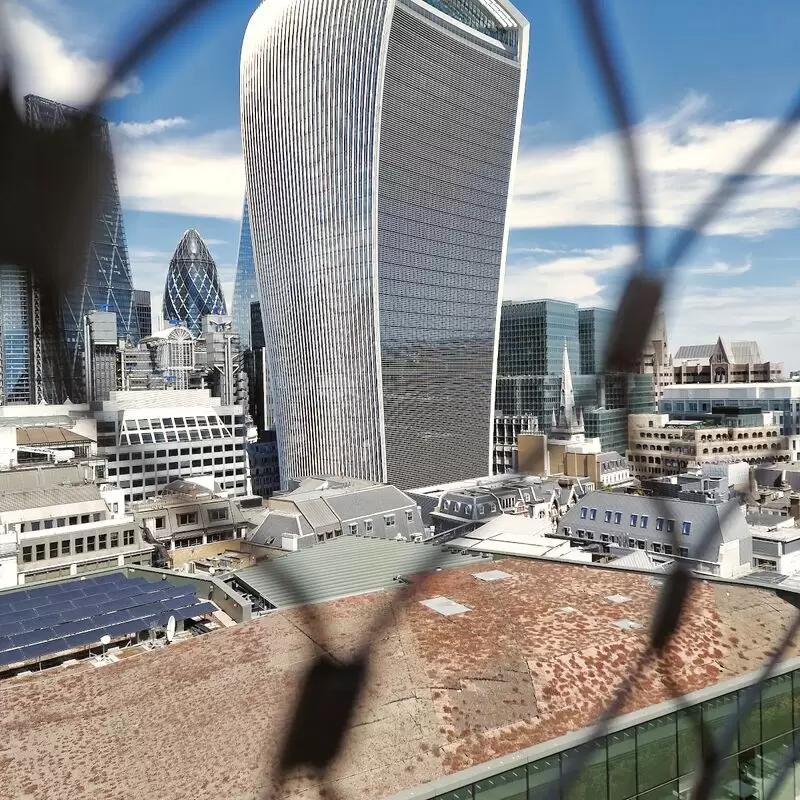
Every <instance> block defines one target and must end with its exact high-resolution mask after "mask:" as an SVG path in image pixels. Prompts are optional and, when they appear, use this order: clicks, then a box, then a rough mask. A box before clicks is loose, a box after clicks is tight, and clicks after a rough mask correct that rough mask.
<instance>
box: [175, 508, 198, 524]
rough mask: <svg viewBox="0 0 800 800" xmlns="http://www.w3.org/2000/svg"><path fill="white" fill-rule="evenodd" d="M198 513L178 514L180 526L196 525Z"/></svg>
mask: <svg viewBox="0 0 800 800" xmlns="http://www.w3.org/2000/svg"><path fill="white" fill-rule="evenodd" d="M196 524H197V512H196V511H189V512H187V513H185V514H178V525H196Z"/></svg>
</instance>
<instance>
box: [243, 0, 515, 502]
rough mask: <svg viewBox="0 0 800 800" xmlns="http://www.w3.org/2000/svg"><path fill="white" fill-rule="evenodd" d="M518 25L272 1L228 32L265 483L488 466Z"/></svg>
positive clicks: (402, 4)
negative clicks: (263, 375)
mask: <svg viewBox="0 0 800 800" xmlns="http://www.w3.org/2000/svg"><path fill="white" fill-rule="evenodd" d="M527 46H528V23H527V22H526V20H525V19H524V17H522V15H521V14H520V13H519V12H518V11H517V10H516V9H515V8H513V7H512V6H511V5H510V4H509V3H507V2H506V0H432V2H424V0H277V2H267V3H263V4H262V5H261V6H259V8H258V9H257V10H256V12H255V13H254V15H253V17H252V19H251V20H250V24H249V26H248V29H247V33H246V34H245V39H244V44H243V52H242V76H241V77H242V80H241V112H242V135H243V142H244V155H245V166H246V174H247V196H248V200H249V202H250V221H251V226H252V234H253V247H254V251H255V257H256V265H257V268H258V269H259V271H260V273H259V277H260V286H261V294H262V306H263V310H264V320H265V323H266V326H267V331H266V337H267V354H268V358H269V362H270V373H271V378H272V381H273V392H274V399H275V417H276V428H277V433H278V447H279V453H280V460H281V465H280V466H281V475H282V477H283V479H284V480H286V479H288V478H291V477H299V476H302V475H309V474H338V475H346V476H353V477H361V478H367V479H374V480H387V481H390V482H392V483H396V484H397V485H399V486H400V487H402V488H410V487H413V486H421V485H425V484H426V483H427V484H430V483H440V482H444V481H450V480H456V479H460V478H465V477H468V476H476V475H485V474H487V472H488V471H489V470H490V463H491V436H492V416H493V405H494V380H493V378H494V362H495V352H496V347H497V328H498V319H499V301H500V297H501V290H502V276H503V270H504V265H505V251H506V241H507V235H508V226H507V212H508V205H509V194H510V192H509V190H510V176H511V172H512V169H513V165H514V161H515V158H516V152H517V143H518V138H519V128H520V119H521V111H522V93H523V86H524V79H525V67H526V62H527Z"/></svg>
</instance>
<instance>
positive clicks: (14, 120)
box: [0, 0, 800, 800]
mask: <svg viewBox="0 0 800 800" xmlns="http://www.w3.org/2000/svg"><path fill="white" fill-rule="evenodd" d="M575 4H576V10H577V15H578V18H579V20H580V22H581V26H582V28H583V35H584V36H585V40H586V44H587V47H588V49H589V51H590V52H591V54H592V57H593V60H594V64H595V68H596V71H597V75H598V77H599V79H600V83H601V85H602V89H603V93H604V96H605V100H606V104H607V106H608V109H609V112H610V115H611V117H612V119H613V121H614V124H615V127H616V131H617V135H618V140H619V146H620V150H621V156H622V163H623V169H624V173H625V182H626V186H627V194H628V199H629V204H630V209H631V217H632V227H633V231H634V237H633V238H634V245H635V257H634V259H633V264H632V267H631V273H630V276H629V279H628V283H627V286H626V288H625V291H624V293H623V296H622V300H621V301H620V304H619V307H618V309H617V313H616V317H615V322H614V326H613V330H612V334H611V337H610V340H609V344H608V352H607V357H606V365H605V369H606V371H607V372H613V373H619V372H630V371H632V369H633V366H634V364H635V363H636V362H637V361H638V359H639V356H640V354H641V352H642V350H643V347H644V343H645V339H646V337H647V334H648V332H649V331H650V329H651V326H652V323H653V320H654V317H655V314H656V311H657V309H658V308H659V306H660V305H661V303H662V302H663V299H664V297H663V295H664V291H665V288H666V286H667V282H668V281H669V280H670V275H671V272H672V271H673V270H674V269H676V268H678V267H679V266H680V264H681V262H682V261H683V260H684V259H685V258H686V256H687V255H688V253H689V252H690V250H691V248H692V246H693V245H694V244H695V243H696V242H697V240H698V239H699V237H700V236H701V235H702V234H703V231H704V230H705V229H706V228H707V227H708V225H709V224H710V223H711V221H712V220H714V219H715V218H716V217H717V216H718V215H719V214H720V213H721V212H722V211H723V209H724V208H725V207H726V205H727V204H728V203H730V202H731V200H732V199H733V198H734V197H735V196H736V194H737V193H739V192H740V191H741V190H742V189H743V187H744V186H745V185H746V183H747V181H748V180H749V178H750V177H751V175H752V174H753V173H754V172H755V171H756V170H757V169H758V168H759V167H760V166H761V165H762V164H763V163H764V162H765V161H766V160H767V159H768V158H769V157H770V156H771V155H773V154H774V153H775V152H776V150H777V149H778V148H779V147H780V146H781V145H782V144H783V143H784V142H785V140H786V139H787V137H788V136H789V134H790V133H791V132H792V131H793V130H794V128H795V126H796V125H797V122H798V119H799V118H800V93H799V94H798V96H797V97H796V98H795V99H794V100H793V102H792V104H791V105H790V107H789V109H788V110H787V112H786V114H785V115H784V117H783V119H782V120H781V121H780V122H779V123H777V124H776V125H775V126H774V127H773V128H772V129H771V130H770V131H769V132H768V133H767V135H766V136H765V137H764V138H763V139H762V141H761V142H759V143H758V145H757V146H756V147H755V148H754V149H753V150H752V151H751V152H750V153H749V154H748V155H747V156H746V157H745V158H744V159H742V161H741V162H740V164H739V166H738V167H737V168H736V169H735V170H734V171H732V172H731V173H730V174H729V175H727V176H726V177H725V178H724V179H723V180H722V181H721V182H720V183H719V185H718V186H717V187H716V189H715V190H714V191H713V192H712V193H711V194H710V195H709V196H708V197H707V198H706V200H705V201H704V202H703V203H701V204H700V205H699V206H698V207H697V209H696V210H695V211H694V212H693V213H692V214H691V215H690V217H689V219H688V220H687V222H686V224H685V225H684V226H683V227H682V228H681V230H680V232H679V233H678V234H677V235H676V236H675V238H674V240H673V241H672V243H671V245H670V246H669V247H668V248H667V250H666V253H665V255H664V256H663V259H661V261H660V262H659V261H656V260H655V259H654V257H653V255H652V252H651V247H650V242H649V226H648V211H647V201H648V195H647V191H646V185H645V180H644V174H643V170H642V168H641V166H640V163H639V157H638V152H637V140H636V132H635V127H634V124H633V120H634V118H635V115H634V113H633V104H632V99H631V95H630V92H629V91H628V82H627V81H626V79H625V70H624V68H623V58H622V54H621V50H620V47H619V45H618V44H617V43H616V42H615V40H614V37H613V35H612V32H611V25H610V21H609V19H608V16H607V15H606V14H604V13H602V12H601V4H600V3H598V2H597V0H575ZM207 5H210V0H178V1H177V2H174V3H172V4H171V5H169V6H168V7H167V9H166V10H165V11H164V12H163V13H162V14H161V15H159V16H158V17H156V18H155V19H154V20H153V21H152V22H151V23H150V24H149V25H147V26H146V27H145V28H144V29H143V30H142V31H141V32H140V33H139V35H137V36H136V37H135V38H134V39H133V40H132V42H131V43H130V45H129V46H128V47H127V48H126V49H125V51H124V52H123V53H122V54H121V55H120V56H119V57H118V58H117V59H116V60H115V62H114V64H113V66H112V68H111V70H110V71H109V74H108V77H107V79H106V80H105V82H104V83H103V85H102V87H101V88H100V90H99V91H98V92H97V94H96V95H95V96H94V97H93V98H92V100H91V101H90V102H89V104H88V106H87V110H88V111H89V112H90V114H98V113H101V112H102V109H103V108H104V106H105V103H106V102H107V100H108V99H109V98H110V97H111V94H112V92H113V90H114V87H115V86H116V85H117V84H118V83H119V82H120V81H121V80H123V79H124V78H125V76H126V75H128V74H129V73H130V72H131V70H133V69H134V68H135V67H136V66H137V65H139V64H140V63H141V62H142V61H143V60H144V59H146V58H148V57H149V56H150V55H152V54H153V53H154V52H155V51H156V50H157V49H158V48H159V47H162V46H164V44H165V43H167V42H168V41H169V38H170V37H171V36H172V35H173V34H174V33H175V32H176V31H177V30H178V29H179V28H180V27H181V26H182V25H184V24H185V23H186V22H187V21H188V20H189V19H190V18H192V17H193V16H194V15H195V14H197V13H198V12H200V11H201V10H202V8H203V7H204V6H207ZM0 8H2V7H1V6H0ZM0 22H2V19H0ZM3 32H4V26H3V25H0V67H2V68H3V70H2V76H1V79H2V83H0V261H5V262H7V263H14V264H17V265H19V266H22V267H27V268H28V269H30V270H31V272H32V273H33V275H34V276H35V277H36V279H37V280H38V281H39V282H41V283H42V284H43V285H45V286H47V287H49V292H45V293H44V294H43V297H44V304H43V308H44V309H46V310H45V311H44V312H43V325H46V326H47V325H49V326H53V325H58V324H59V319H58V312H57V310H56V308H57V305H58V304H57V302H56V301H57V297H58V292H59V291H61V290H62V289H63V288H64V286H65V282H67V281H75V280H76V275H75V273H74V269H73V267H74V264H75V263H78V262H79V261H80V258H76V254H78V255H80V253H82V252H84V251H85V249H86V248H87V247H88V241H89V228H90V221H91V219H92V207H93V203H94V201H95V199H96V196H97V191H98V189H97V187H98V185H99V184H98V183H97V181H98V178H99V174H100V173H101V172H102V159H101V157H100V154H99V151H98V149H97V146H96V142H95V140H94V139H93V137H92V129H91V124H90V117H86V118H84V117H80V116H79V117H75V118H74V119H70V120H68V121H67V123H66V124H65V125H64V126H63V127H62V128H60V129H59V130H58V131H51V132H47V133H43V132H41V131H35V130H32V129H30V128H28V127H27V126H26V125H24V123H23V122H22V120H20V119H19V117H18V116H17V113H16V111H15V109H14V104H13V100H12V95H13V85H14V71H13V63H11V61H10V58H9V55H8V49H7V48H6V47H3V46H2V45H3V43H4V37H3ZM87 120H89V121H87ZM53 198H55V199H56V200H53ZM32 212H35V213H32ZM33 219H35V220H36V225H37V227H36V230H35V231H33V230H32V229H31V227H30V223H31V220H33ZM42 242H46V243H47V250H46V252H45V251H43V250H42V249H41V243H42ZM54 243H55V244H56V246H54ZM58 244H60V245H61V246H60V247H59V246H57V245H58ZM45 316H46V319H45V318H44V317H45ZM654 499H655V501H656V502H663V501H659V499H658V498H654ZM725 513H728V514H732V513H737V510H736V509H735V508H734V507H733V506H731V507H730V508H728V509H727V510H726V512H725ZM664 516H668V514H667V513H665V514H664ZM467 527H468V526H461V527H460V528H458V529H456V531H451V532H449V533H450V534H452V535H458V533H460V532H461V531H462V529H464V530H466V528H467ZM712 535H713V531H712V530H708V531H705V532H704V536H703V540H702V541H701V543H700V547H699V550H700V552H703V551H704V550H705V547H706V546H707V544H708V543H709V541H710V538H711V536H712ZM446 538H450V536H449V535H448V536H447V537H442V538H441V541H444V540H445V539H446ZM672 538H673V552H679V546H680V543H679V541H678V535H677V531H675V530H674V529H673V531H672ZM439 559H440V551H439V550H438V549H437V548H435V547H431V548H430V557H429V563H428V564H427V565H426V569H425V570H424V571H423V572H433V571H435V570H436V568H437V565H438V563H439ZM274 569H275V573H276V575H277V576H278V577H279V579H280V580H282V581H283V582H284V583H285V585H286V586H287V588H289V589H290V591H291V593H292V594H293V596H294V598H295V600H296V603H297V605H298V606H299V607H300V612H299V613H300V614H301V618H302V620H303V623H304V626H305V629H306V634H307V635H308V636H309V638H310V639H311V640H312V641H313V643H314V645H315V651H316V653H317V656H316V658H315V660H314V663H313V664H312V666H311V668H310V669H309V671H308V672H307V674H306V679H305V683H304V685H303V688H302V691H301V694H300V700H299V702H298V705H297V707H296V711H295V714H294V716H293V718H292V721H291V724H290V725H289V726H288V734H287V736H286V738H285V741H284V746H283V750H282V753H281V757H280V759H279V767H278V772H277V774H275V775H264V777H263V783H262V786H263V791H262V794H261V796H262V797H263V798H267V797H270V796H273V795H277V794H279V793H280V790H281V787H282V786H283V784H284V781H285V780H286V777H287V775H288V774H289V773H290V772H291V771H292V770H296V769H298V768H299V769H308V770H311V771H312V772H314V773H315V774H316V775H317V776H318V779H319V782H320V784H321V785H322V786H323V787H324V791H325V793H326V796H328V797H335V796H336V792H335V790H334V789H333V787H332V785H331V782H330V778H329V775H330V767H331V764H332V763H333V761H334V760H335V759H336V757H337V756H338V755H339V754H340V753H341V751H342V749H343V747H345V744H346V742H345V734H346V730H347V724H348V721H349V720H350V719H351V716H352V714H353V711H354V708H355V706H356V705H357V702H358V699H359V697H360V695H361V693H362V690H363V686H364V681H365V676H366V674H367V672H368V666H369V663H370V656H371V652H372V648H373V645H374V643H375V642H376V640H377V639H379V637H380V636H381V635H382V633H383V632H384V631H385V630H386V629H387V628H388V627H390V626H392V625H393V624H394V623H395V620H396V613H397V610H398V608H399V607H400V605H402V604H403V603H408V602H410V601H411V600H412V599H413V598H414V597H415V596H417V595H418V594H419V593H420V591H421V590H422V588H423V587H424V585H425V580H424V576H423V578H422V579H421V580H418V581H414V582H413V583H410V584H408V585H406V586H404V587H403V588H402V589H401V590H400V591H398V592H396V593H395V594H394V596H393V599H392V602H391V603H390V604H389V605H388V607H387V609H385V610H384V612H383V613H382V614H380V615H379V616H378V617H376V619H374V620H373V623H372V625H371V626H370V628H369V630H368V631H366V632H365V633H364V636H363V639H362V642H361V644H360V645H359V646H358V647H357V648H356V649H355V651H354V653H353V654H351V655H350V656H348V657H347V658H343V657H340V656H337V655H335V648H334V647H333V646H329V645H328V644H327V642H328V638H329V637H328V633H329V632H327V631H326V630H325V627H324V625H323V624H322V622H321V619H320V617H319V616H318V615H317V614H316V613H315V612H314V607H313V606H312V605H311V604H310V603H309V602H308V596H307V593H306V591H305V587H304V586H302V585H299V584H297V583H296V581H294V580H293V579H292V578H290V577H289V576H288V575H287V574H286V573H284V572H283V571H282V570H281V567H280V561H277V562H274ZM694 580H695V578H694V576H693V574H692V573H691V571H690V570H689V568H688V566H687V565H686V564H685V563H684V562H683V561H681V560H678V561H676V562H675V565H674V568H673V569H672V570H671V571H670V572H669V573H668V574H667V576H666V579H665V580H664V582H663V585H662V588H661V591H660V596H659V600H658V603H657V606H656V610H655V614H654V617H653V620H652V625H651V633H650V638H649V643H648V646H647V648H646V650H645V651H644V652H643V653H642V654H641V656H640V657H639V659H638V660H637V661H636V662H635V663H634V664H633V666H632V668H631V670H630V671H629V673H628V675H626V676H625V677H624V678H623V680H622V681H621V682H620V684H619V685H618V687H617V688H616V691H615V692H614V696H613V699H612V700H611V702H610V703H609V704H608V705H607V706H606V708H605V709H604V711H603V713H602V714H601V715H600V716H599V717H598V719H597V720H596V721H595V724H594V726H593V727H592V737H593V738H597V737H600V736H603V735H604V734H605V733H606V732H607V731H608V729H609V725H610V723H611V722H612V721H613V719H614V718H615V717H616V716H617V715H618V714H619V713H620V711H621V709H622V708H623V707H624V706H625V703H626V701H627V699H628V698H629V696H630V693H631V689H632V686H633V683H634V681H635V680H636V677H637V675H638V674H639V673H640V672H641V671H642V670H643V669H644V668H645V667H646V666H648V665H649V664H651V663H653V662H657V661H659V660H663V658H664V654H665V651H666V648H667V647H668V645H669V643H670V641H671V640H672V638H673V636H674V634H675V632H676V630H677V629H678V627H679V625H680V622H681V619H682V615H683V612H684V609H685V608H686V603H687V599H688V597H689V593H690V591H691V588H692V584H693V582H694ZM798 629H800V611H799V612H798V613H797V614H796V615H795V617H794V619H793V620H792V622H791V624H790V626H789V627H788V629H787V630H786V632H785V635H784V636H783V638H782V640H781V641H780V643H779V644H778V645H777V646H776V647H775V648H774V649H773V650H772V652H771V653H770V654H769V657H768V659H767V660H766V662H765V663H764V664H763V667H762V669H761V672H760V674H759V679H758V681H757V682H756V683H755V684H753V685H752V686H751V687H750V689H749V690H748V691H747V692H746V693H745V695H744V702H742V703H740V706H739V711H738V714H737V715H736V716H735V717H733V718H732V719H730V720H729V722H728V724H727V725H726V726H725V728H724V729H723V730H722V731H721V732H719V734H718V735H717V736H716V737H711V736H710V735H709V732H708V731H707V730H706V729H705V728H704V727H703V725H702V723H701V722H700V720H699V718H698V717H696V716H695V717H693V719H694V720H695V724H696V725H697V727H698V735H699V736H700V737H702V741H704V742H709V743H710V746H709V747H707V748H705V755H704V757H703V758H702V760H701V762H700V764H699V765H698V769H697V771H696V778H695V785H694V791H693V796H694V797H696V798H699V800H704V799H705V798H707V797H710V796H711V795H712V793H713V791H714V789H715V782H716V779H717V776H718V773H719V767H720V761H721V754H724V753H727V752H728V750H729V747H730V744H731V740H732V738H733V736H734V735H735V732H736V729H737V726H738V725H739V724H740V723H741V722H742V720H743V719H744V718H745V717H746V715H747V714H748V712H749V711H750V709H751V708H752V706H753V704H754V702H756V700H757V699H758V697H759V692H760V690H761V686H762V684H763V682H764V681H765V680H767V679H768V678H769V677H770V675H771V674H772V673H773V671H774V669H775V667H776V665H777V664H778V663H779V662H780V660H781V658H782V656H783V655H784V654H785V653H786V651H787V649H788V648H789V647H790V646H791V644H792V642H793V640H794V638H795V637H796V634H797V632H798ZM666 675H667V683H668V686H669V688H670V691H671V693H672V695H673V698H674V699H675V700H676V701H677V702H678V704H679V706H678V707H679V708H685V707H686V704H685V703H684V702H683V700H682V693H681V691H680V689H679V688H678V687H677V685H676V683H675V682H674V680H673V679H672V676H670V675H669V672H668V670H667V671H666ZM589 755H590V749H589V746H586V747H584V748H583V749H582V753H581V754H579V756H578V757H577V758H575V759H571V760H570V766H569V768H568V769H567V770H566V771H565V772H564V773H563V774H562V777H561V781H560V783H559V785H558V787H557V788H556V789H555V790H554V791H553V792H552V797H554V798H555V797H559V796H562V797H563V796H567V795H568V793H569V790H570V788H571V787H572V786H573V784H574V782H575V780H576V778H577V777H578V775H579V774H580V772H581V770H582V768H583V767H584V766H585V765H586V761H587V759H588V758H589ZM798 757H800V739H796V740H795V744H794V747H793V748H791V750H790V751H789V752H788V753H787V755H786V757H785V758H784V759H783V761H782V763H781V765H780V767H779V770H778V774H777V777H776V779H775V781H774V783H773V785H772V787H771V788H770V790H769V793H768V794H767V800H772V798H773V797H775V796H776V795H777V791H778V788H779V787H780V784H781V781H782V779H783V778H784V776H785V775H786V774H787V773H788V771H789V770H790V769H791V767H792V765H793V764H794V763H795V762H796V761H797V759H798Z"/></svg>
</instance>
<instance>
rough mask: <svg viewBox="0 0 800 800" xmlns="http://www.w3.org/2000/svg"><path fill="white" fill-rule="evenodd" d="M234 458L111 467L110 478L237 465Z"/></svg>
mask: <svg viewBox="0 0 800 800" xmlns="http://www.w3.org/2000/svg"><path fill="white" fill-rule="evenodd" d="M235 463H237V462H236V461H235V457H234V456H217V457H216V458H213V459H212V458H203V459H200V458H194V459H192V460H191V462H189V461H182V462H181V461H162V462H160V463H157V464H145V465H144V466H142V465H141V464H134V465H133V466H132V467H127V466H125V467H109V468H108V476H109V477H110V478H111V477H114V476H116V475H117V474H119V475H131V474H133V475H141V474H142V472H155V471H156V470H157V469H159V470H173V471H174V470H177V469H180V468H181V467H189V466H191V467H210V466H212V465H214V464H216V465H219V464H235Z"/></svg>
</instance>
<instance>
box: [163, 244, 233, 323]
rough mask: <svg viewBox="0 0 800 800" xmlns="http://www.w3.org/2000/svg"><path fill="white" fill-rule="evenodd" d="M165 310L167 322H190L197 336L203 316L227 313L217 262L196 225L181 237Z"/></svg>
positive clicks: (171, 266) (171, 264)
mask: <svg viewBox="0 0 800 800" xmlns="http://www.w3.org/2000/svg"><path fill="white" fill-rule="evenodd" d="M163 309H164V321H165V322H176V323H181V324H183V325H186V327H187V328H188V329H189V330H190V331H191V332H192V335H193V336H199V335H200V332H201V330H202V327H203V324H202V320H203V317H205V316H207V315H208V314H222V315H225V314H226V313H227V311H226V310H225V298H224V297H223V296H222V287H221V286H220V283H219V276H218V275H217V265H216V263H214V259H213V258H212V257H211V253H209V252H208V248H207V247H206V243H205V242H204V241H203V239H202V237H201V236H200V234H199V233H198V232H197V231H196V230H194V228H190V229H189V230H188V231H186V232H185V233H184V234H183V236H181V240H180V241H179V242H178V246H177V247H176V248H175V253H174V255H173V256H172V260H171V261H170V262H169V269H168V270H167V281H166V284H165V286H164V302H163Z"/></svg>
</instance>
